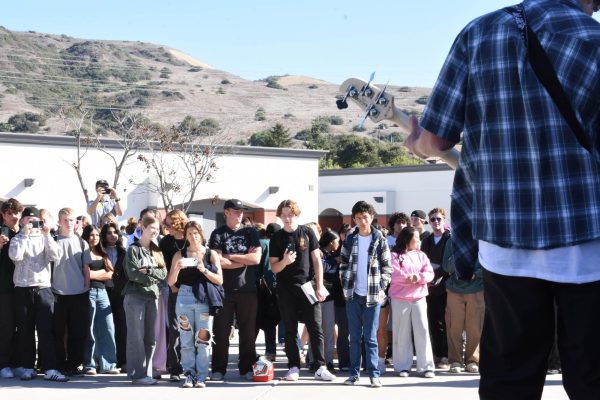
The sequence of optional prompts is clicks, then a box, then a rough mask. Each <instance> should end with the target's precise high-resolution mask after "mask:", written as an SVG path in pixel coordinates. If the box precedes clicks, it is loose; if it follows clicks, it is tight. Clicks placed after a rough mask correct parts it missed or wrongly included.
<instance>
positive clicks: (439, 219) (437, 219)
mask: <svg viewBox="0 0 600 400" xmlns="http://www.w3.org/2000/svg"><path fill="white" fill-rule="evenodd" d="M436 221H437V222H442V219H441V218H440V217H431V218H429V222H436Z"/></svg>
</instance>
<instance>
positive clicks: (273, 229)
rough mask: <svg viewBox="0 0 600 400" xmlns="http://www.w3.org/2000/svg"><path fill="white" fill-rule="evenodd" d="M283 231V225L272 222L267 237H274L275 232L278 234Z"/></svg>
mask: <svg viewBox="0 0 600 400" xmlns="http://www.w3.org/2000/svg"><path fill="white" fill-rule="evenodd" d="M280 230H281V225H279V224H277V223H275V222H271V223H270V224H269V225H267V229H266V232H267V236H273V234H274V233H275V232H278V231H280Z"/></svg>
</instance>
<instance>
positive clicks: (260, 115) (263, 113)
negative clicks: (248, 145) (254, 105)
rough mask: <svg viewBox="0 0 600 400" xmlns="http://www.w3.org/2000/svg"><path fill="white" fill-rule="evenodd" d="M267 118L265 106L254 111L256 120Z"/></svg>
mask: <svg viewBox="0 0 600 400" xmlns="http://www.w3.org/2000/svg"><path fill="white" fill-rule="evenodd" d="M266 119H267V112H266V111H265V109H264V108H262V107H259V108H258V109H257V110H256V112H255V113H254V120H255V121H265V120H266Z"/></svg>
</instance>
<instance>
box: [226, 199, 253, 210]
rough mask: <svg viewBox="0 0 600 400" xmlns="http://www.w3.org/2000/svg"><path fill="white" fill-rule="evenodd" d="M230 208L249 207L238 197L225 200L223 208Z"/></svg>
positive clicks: (244, 208) (242, 208)
mask: <svg viewBox="0 0 600 400" xmlns="http://www.w3.org/2000/svg"><path fill="white" fill-rule="evenodd" d="M228 208H233V209H234V210H247V209H248V208H247V207H245V206H244V203H242V201H241V200H238V199H230V200H227V201H226V202H225V204H224V205H223V210H226V209H228Z"/></svg>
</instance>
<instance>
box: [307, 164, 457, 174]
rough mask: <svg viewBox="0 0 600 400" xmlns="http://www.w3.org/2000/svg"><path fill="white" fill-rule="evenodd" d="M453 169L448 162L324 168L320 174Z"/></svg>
mask: <svg viewBox="0 0 600 400" xmlns="http://www.w3.org/2000/svg"><path fill="white" fill-rule="evenodd" d="M428 171H452V168H450V167H449V166H448V164H421V165H399V166H395V167H372V168H344V169H324V170H320V171H319V176H347V175H372V174H398V173H406V172H428Z"/></svg>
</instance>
